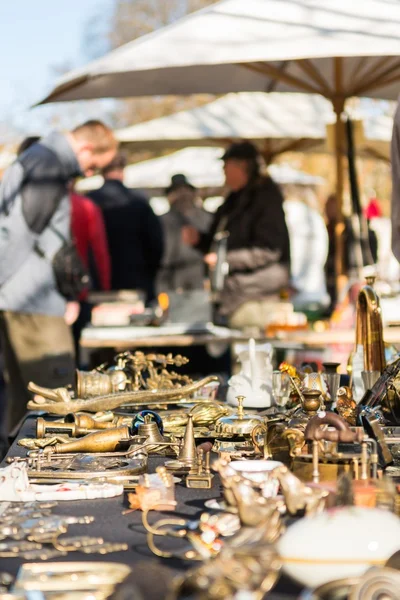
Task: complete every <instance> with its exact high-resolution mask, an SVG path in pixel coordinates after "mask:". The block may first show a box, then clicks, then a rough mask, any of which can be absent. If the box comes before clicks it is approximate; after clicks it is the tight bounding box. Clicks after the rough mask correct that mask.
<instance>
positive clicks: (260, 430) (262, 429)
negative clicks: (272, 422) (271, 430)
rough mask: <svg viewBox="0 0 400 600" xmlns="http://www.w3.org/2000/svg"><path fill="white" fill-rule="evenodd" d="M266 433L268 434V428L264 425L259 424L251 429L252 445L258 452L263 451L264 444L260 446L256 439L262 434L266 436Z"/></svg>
mask: <svg viewBox="0 0 400 600" xmlns="http://www.w3.org/2000/svg"><path fill="white" fill-rule="evenodd" d="M267 433H268V428H267V426H266V425H265V424H264V423H259V424H258V425H256V426H255V427H253V429H252V430H251V441H252V442H253V445H254V446H255V447H256V448H257V450H259V451H260V452H262V451H263V449H264V445H265V443H264V444H263V445H261V444H260V443H259V442H258V440H257V437H258V436H259V435H262V434H264V435H265V436H266V435H267ZM269 454H270V453H269Z"/></svg>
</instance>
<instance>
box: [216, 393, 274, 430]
mask: <svg viewBox="0 0 400 600" xmlns="http://www.w3.org/2000/svg"><path fill="white" fill-rule="evenodd" d="M237 401H238V405H239V406H238V409H237V413H234V414H232V415H228V416H224V417H220V418H219V419H218V420H217V421H216V423H215V432H216V434H226V435H231V436H249V437H250V436H251V434H252V432H253V430H254V428H255V427H256V426H259V425H260V424H262V425H265V419H264V418H263V417H260V416H258V415H246V414H245V413H244V411H243V401H244V396H237Z"/></svg>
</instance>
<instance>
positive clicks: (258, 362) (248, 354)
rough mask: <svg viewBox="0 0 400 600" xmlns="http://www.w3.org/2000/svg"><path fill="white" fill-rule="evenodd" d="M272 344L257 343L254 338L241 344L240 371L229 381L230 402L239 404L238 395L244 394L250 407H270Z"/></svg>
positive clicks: (246, 403)
mask: <svg viewBox="0 0 400 600" xmlns="http://www.w3.org/2000/svg"><path fill="white" fill-rule="evenodd" d="M272 352H273V349H272V346H271V344H256V342H255V340H254V339H253V338H252V339H251V340H249V343H248V346H239V355H238V361H239V362H240V363H241V369H240V372H239V373H237V375H233V376H232V377H231V378H230V379H229V381H228V385H229V389H228V394H227V401H228V404H230V405H231V406H237V400H236V396H244V397H245V400H244V403H243V405H244V406H246V407H248V408H268V407H269V406H271V402H272V370H273V367H272Z"/></svg>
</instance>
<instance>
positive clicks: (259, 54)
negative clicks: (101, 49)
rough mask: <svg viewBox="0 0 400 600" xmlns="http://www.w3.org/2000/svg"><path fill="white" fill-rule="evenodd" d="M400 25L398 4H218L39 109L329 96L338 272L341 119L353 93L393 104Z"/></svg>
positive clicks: (122, 53)
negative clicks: (149, 98)
mask: <svg viewBox="0 0 400 600" xmlns="http://www.w3.org/2000/svg"><path fill="white" fill-rule="evenodd" d="M399 28H400V3H399V2H397V1H394V0H351V1H349V0H324V1H322V0H246V2H244V1H243V0H222V1H221V2H219V3H217V4H214V5H211V6H210V7H208V8H206V9H204V10H202V11H198V12H196V13H193V14H191V15H189V16H187V17H185V18H184V19H181V20H179V21H177V22H176V23H174V24H172V25H170V26H168V27H166V28H163V29H161V30H158V31H156V32H154V33H152V34H149V35H147V36H144V37H143V38H140V39H138V40H136V41H133V42H131V43H129V44H126V45H124V46H121V47H120V48H118V49H117V50H114V51H113V52H111V53H110V54H108V55H106V56H105V57H103V58H102V59H99V60H97V61H94V62H92V63H90V64H89V65H88V66H87V67H84V68H83V69H78V70H75V71H73V72H72V73H70V74H67V75H66V76H65V77H63V78H62V79H60V80H59V82H58V84H57V85H56V87H55V88H54V90H53V91H52V92H51V93H50V94H49V95H48V96H47V98H45V99H44V101H43V102H52V101H61V100H78V99H89V98H101V97H107V96H111V97H124V96H144V95H166V94H194V93H204V92H209V93H216V94H222V93H227V92H233V91H264V92H271V91H282V92H290V91H301V92H306V93H313V94H321V95H323V96H325V97H326V98H328V99H330V100H331V101H332V104H333V108H334V111H335V113H336V115H337V121H336V123H337V126H336V128H335V146H336V196H337V203H338V211H337V214H338V223H337V228H336V235H337V242H338V243H337V245H336V247H337V256H336V272H337V274H338V275H341V274H342V273H343V268H344V263H343V256H344V251H343V249H344V247H343V232H344V223H343V215H342V197H343V166H342V156H341V150H340V149H341V146H342V138H343V129H342V127H341V126H340V122H339V117H340V115H341V113H342V112H343V108H344V103H345V100H346V98H349V97H351V96H369V97H372V98H373V97H375V98H387V99H396V98H397V95H398V92H399V83H400V37H399V33H398V32H399ZM299 118H301V115H299Z"/></svg>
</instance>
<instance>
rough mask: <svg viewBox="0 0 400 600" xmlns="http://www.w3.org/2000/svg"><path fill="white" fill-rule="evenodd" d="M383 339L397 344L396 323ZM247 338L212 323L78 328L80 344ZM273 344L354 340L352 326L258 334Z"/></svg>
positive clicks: (158, 344) (207, 341) (183, 343)
mask: <svg viewBox="0 0 400 600" xmlns="http://www.w3.org/2000/svg"><path fill="white" fill-rule="evenodd" d="M383 337H384V340H385V342H386V343H389V344H394V345H400V327H385V329H384V334H383ZM246 340H248V336H244V335H243V334H241V333H240V332H239V331H236V330H232V329H228V328H225V327H212V326H210V329H209V331H208V332H204V331H202V332H200V331H199V332H195V331H190V332H188V333H185V332H183V331H179V329H178V327H176V332H174V329H172V328H169V329H167V328H164V327H131V326H129V327H86V328H85V329H84V330H83V332H82V338H81V342H80V344H81V346H82V348H92V349H94V348H114V349H118V350H127V349H132V348H135V347H136V348H149V347H153V348H158V347H164V346H175V347H188V346H193V345H198V346H201V345H206V344H210V343H212V344H222V345H224V344H232V343H234V342H241V341H246ZM257 341H260V342H263V341H264V342H270V343H272V344H273V345H274V346H275V347H276V348H288V349H290V348H294V349H296V348H325V347H326V346H329V345H333V344H354V342H355V331H354V329H329V330H327V331H321V332H317V331H312V330H304V331H282V332H279V334H278V335H276V336H273V337H265V338H260V339H259V340H257Z"/></svg>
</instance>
